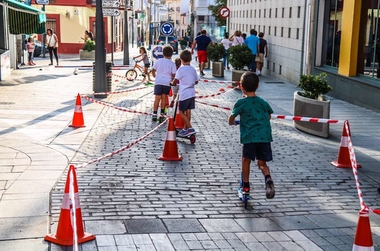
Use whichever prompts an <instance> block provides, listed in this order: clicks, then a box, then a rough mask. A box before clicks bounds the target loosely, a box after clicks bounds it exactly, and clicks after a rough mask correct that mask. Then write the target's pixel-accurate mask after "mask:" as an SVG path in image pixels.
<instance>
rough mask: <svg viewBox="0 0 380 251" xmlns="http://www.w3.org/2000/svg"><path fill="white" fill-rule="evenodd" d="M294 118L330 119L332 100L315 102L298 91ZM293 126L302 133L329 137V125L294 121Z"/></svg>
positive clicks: (295, 98) (295, 93)
mask: <svg viewBox="0 0 380 251" xmlns="http://www.w3.org/2000/svg"><path fill="white" fill-rule="evenodd" d="M293 114H294V116H301V117H313V118H325V119H329V118H330V100H326V99H325V98H324V100H315V99H310V98H305V97H303V96H301V95H300V94H299V92H298V91H296V92H294V104H293ZM293 125H294V127H295V128H297V129H298V130H300V131H303V132H306V133H309V134H312V135H315V136H319V137H323V138H328V137H329V124H327V123H315V122H305V121H293Z"/></svg>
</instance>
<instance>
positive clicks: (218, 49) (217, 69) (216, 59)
mask: <svg viewBox="0 0 380 251" xmlns="http://www.w3.org/2000/svg"><path fill="white" fill-rule="evenodd" d="M225 55H226V50H225V49H224V46H223V44H210V45H208V46H207V57H208V59H209V60H211V61H212V75H213V76H215V77H224V67H223V62H222V61H220V59H222V58H223V57H224V56H225Z"/></svg>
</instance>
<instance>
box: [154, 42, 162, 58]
mask: <svg viewBox="0 0 380 251" xmlns="http://www.w3.org/2000/svg"><path fill="white" fill-rule="evenodd" d="M152 57H153V58H154V59H156V60H157V59H160V58H163V57H164V54H163V53H162V46H160V45H156V46H155V47H153V46H152Z"/></svg>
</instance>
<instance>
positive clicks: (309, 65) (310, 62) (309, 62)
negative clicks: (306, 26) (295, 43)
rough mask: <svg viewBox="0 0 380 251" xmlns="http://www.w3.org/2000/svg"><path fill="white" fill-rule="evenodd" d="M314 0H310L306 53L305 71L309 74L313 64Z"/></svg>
mask: <svg viewBox="0 0 380 251" xmlns="http://www.w3.org/2000/svg"><path fill="white" fill-rule="evenodd" d="M315 4H316V0H311V6H310V32H309V51H308V55H307V71H306V74H311V70H312V65H313V51H314V50H313V45H314V44H315V43H314V32H315V24H316V22H315V21H316V20H315V18H316V17H315V6H316V5H315Z"/></svg>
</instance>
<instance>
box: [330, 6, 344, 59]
mask: <svg viewBox="0 0 380 251" xmlns="http://www.w3.org/2000/svg"><path fill="white" fill-rule="evenodd" d="M339 3H341V4H339ZM329 9H330V15H329V16H330V20H329V21H328V25H327V32H328V37H327V43H326V44H327V52H326V53H327V56H326V64H327V65H329V66H333V67H338V64H339V52H340V34H341V27H342V11H343V3H342V2H338V0H332V1H331V2H330V6H329Z"/></svg>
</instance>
